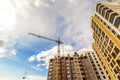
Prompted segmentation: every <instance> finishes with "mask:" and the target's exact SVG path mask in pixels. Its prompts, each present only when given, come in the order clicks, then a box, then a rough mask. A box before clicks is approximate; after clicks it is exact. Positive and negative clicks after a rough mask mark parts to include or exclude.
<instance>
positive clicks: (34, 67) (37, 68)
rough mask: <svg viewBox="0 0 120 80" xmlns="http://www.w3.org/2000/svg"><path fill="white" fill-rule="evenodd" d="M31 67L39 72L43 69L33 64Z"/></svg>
mask: <svg viewBox="0 0 120 80" xmlns="http://www.w3.org/2000/svg"><path fill="white" fill-rule="evenodd" d="M30 68H32V69H34V70H36V71H39V72H41V71H43V69H41V68H39V67H37V66H31V67H30Z"/></svg>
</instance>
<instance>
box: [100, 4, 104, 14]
mask: <svg viewBox="0 0 120 80" xmlns="http://www.w3.org/2000/svg"><path fill="white" fill-rule="evenodd" d="M102 7H104V6H103V5H101V6H100V8H99V14H101V10H102Z"/></svg>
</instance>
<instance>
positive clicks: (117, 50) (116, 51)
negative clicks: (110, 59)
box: [115, 46, 120, 54]
mask: <svg viewBox="0 0 120 80" xmlns="http://www.w3.org/2000/svg"><path fill="white" fill-rule="evenodd" d="M119 52H120V50H119V49H118V48H117V47H116V46H115V53H116V54H118V53H119Z"/></svg>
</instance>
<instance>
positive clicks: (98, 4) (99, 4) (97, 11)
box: [96, 4, 101, 12]
mask: <svg viewBox="0 0 120 80" xmlns="http://www.w3.org/2000/svg"><path fill="white" fill-rule="evenodd" d="M99 5H101V4H97V6H96V11H97V12H98V7H99Z"/></svg>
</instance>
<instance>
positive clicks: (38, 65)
mask: <svg viewBox="0 0 120 80" xmlns="http://www.w3.org/2000/svg"><path fill="white" fill-rule="evenodd" d="M40 66H46V64H45V63H43V64H37V65H36V67H40Z"/></svg>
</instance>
